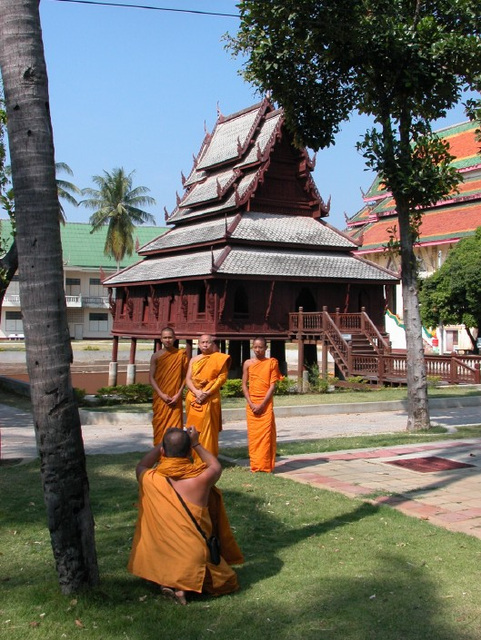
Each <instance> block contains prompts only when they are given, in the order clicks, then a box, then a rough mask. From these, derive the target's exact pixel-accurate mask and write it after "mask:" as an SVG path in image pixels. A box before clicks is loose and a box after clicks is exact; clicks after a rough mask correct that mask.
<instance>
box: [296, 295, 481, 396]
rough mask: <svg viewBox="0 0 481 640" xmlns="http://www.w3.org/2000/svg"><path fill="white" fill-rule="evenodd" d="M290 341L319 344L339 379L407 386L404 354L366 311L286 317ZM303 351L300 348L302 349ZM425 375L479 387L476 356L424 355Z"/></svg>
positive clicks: (324, 310)
mask: <svg viewBox="0 0 481 640" xmlns="http://www.w3.org/2000/svg"><path fill="white" fill-rule="evenodd" d="M289 334H290V339H291V340H292V341H293V342H297V343H298V344H302V345H304V344H317V343H318V342H322V343H323V344H324V345H325V346H326V347H327V349H328V351H329V353H330V354H331V356H332V358H333V360H334V362H335V364H336V367H337V371H338V372H339V374H340V377H341V378H344V379H346V378H350V377H357V376H359V377H362V378H363V379H364V380H367V381H369V382H371V383H374V384H395V385H398V384H400V385H403V384H404V385H405V384H407V358H406V353H405V352H403V353H393V352H392V349H391V344H390V342H389V337H388V334H386V333H385V332H384V330H383V329H380V328H378V327H376V325H375V324H374V323H373V322H372V320H371V319H370V317H369V316H368V314H367V313H366V311H365V309H364V308H363V309H361V311H360V312H359V313H340V311H339V310H338V309H336V311H335V312H334V313H329V312H328V310H327V308H326V307H324V308H323V310H322V311H319V312H304V311H303V309H302V308H299V311H298V312H297V313H290V314H289ZM302 349H303V347H302ZM425 362H426V371H427V375H428V376H432V377H435V378H439V379H440V380H443V381H446V382H449V383H450V384H480V382H481V378H480V367H481V358H480V357H479V356H457V355H456V354H452V355H445V356H435V355H430V356H425Z"/></svg>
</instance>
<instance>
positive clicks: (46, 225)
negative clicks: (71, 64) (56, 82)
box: [0, 0, 99, 593]
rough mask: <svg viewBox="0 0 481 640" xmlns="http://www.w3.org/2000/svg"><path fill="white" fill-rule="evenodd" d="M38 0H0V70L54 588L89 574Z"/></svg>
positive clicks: (86, 506) (91, 561)
mask: <svg viewBox="0 0 481 640" xmlns="http://www.w3.org/2000/svg"><path fill="white" fill-rule="evenodd" d="M38 5H39V1H38V0H0V68H1V72H2V77H3V84H4V91H5V103H6V110H7V119H8V121H7V128H8V137H9V145H10V157H11V165H12V179H13V188H14V194H15V212H16V221H17V246H18V259H19V284H20V295H21V300H22V314H23V324H24V333H25V342H26V350H27V367H28V374H29V378H30V386H31V396H32V405H33V413H34V422H35V432H36V438H37V445H38V450H39V455H40V462H41V477H42V484H43V491H44V499H45V505H46V510H47V520H48V527H49V530H50V536H51V543H52V549H53V554H54V557H55V562H56V567H57V572H58V578H59V583H60V587H61V590H62V592H63V593H72V592H74V591H77V590H78V589H80V588H81V587H84V586H86V585H95V584H97V582H98V579H99V576H98V568H97V558H96V552H95V542H94V523H93V517H92V513H91V509H90V501H89V486H88V478H87V473H86V464H85V452H84V447H83V441H82V434H81V428H80V419H79V412H78V407H77V404H76V401H75V397H74V393H73V388H72V383H71V376H70V362H71V358H72V352H71V346H70V338H69V330H68V324H67V313H66V304H65V293H64V289H63V266H62V249H61V240H60V227H59V204H58V198H57V187H56V182H55V162H54V148H53V136H52V127H51V121H50V113H49V98H48V83H47V71H46V65H45V58H44V52H43V43H42V34H41V27H40V17H39V11H38Z"/></svg>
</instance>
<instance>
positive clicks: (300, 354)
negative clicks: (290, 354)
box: [297, 307, 304, 393]
mask: <svg viewBox="0 0 481 640" xmlns="http://www.w3.org/2000/svg"><path fill="white" fill-rule="evenodd" d="M302 328H303V308H302V307H299V313H298V314H297V391H298V393H304V379H303V373H304V340H303V337H302Z"/></svg>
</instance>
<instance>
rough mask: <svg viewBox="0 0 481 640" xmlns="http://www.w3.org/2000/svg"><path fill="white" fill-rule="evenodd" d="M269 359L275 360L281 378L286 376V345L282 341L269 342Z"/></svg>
mask: <svg viewBox="0 0 481 640" xmlns="http://www.w3.org/2000/svg"><path fill="white" fill-rule="evenodd" d="M270 356H271V358H276V359H277V362H278V363H279V369H280V370H281V373H282V375H283V376H287V374H288V371H287V361H286V343H285V341H284V340H271V350H270Z"/></svg>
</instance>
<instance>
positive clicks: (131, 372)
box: [126, 338, 137, 384]
mask: <svg viewBox="0 0 481 640" xmlns="http://www.w3.org/2000/svg"><path fill="white" fill-rule="evenodd" d="M136 350H137V338H131V339H130V354H129V364H128V365H127V380H126V384H135V352H136Z"/></svg>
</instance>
